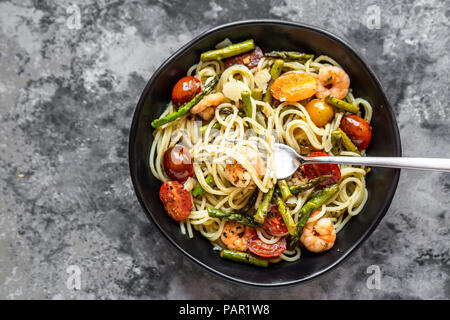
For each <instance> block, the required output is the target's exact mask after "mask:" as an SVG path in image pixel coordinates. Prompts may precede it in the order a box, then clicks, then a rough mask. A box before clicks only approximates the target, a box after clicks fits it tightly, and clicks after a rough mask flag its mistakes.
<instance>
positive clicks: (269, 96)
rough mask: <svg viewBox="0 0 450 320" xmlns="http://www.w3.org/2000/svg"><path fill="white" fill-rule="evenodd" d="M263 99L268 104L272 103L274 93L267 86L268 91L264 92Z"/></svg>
mask: <svg viewBox="0 0 450 320" xmlns="http://www.w3.org/2000/svg"><path fill="white" fill-rule="evenodd" d="M263 101H264V102H267V103H268V104H272V94H271V93H270V89H269V88H267V90H266V92H264V97H263Z"/></svg>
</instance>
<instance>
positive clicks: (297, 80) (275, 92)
mask: <svg viewBox="0 0 450 320" xmlns="http://www.w3.org/2000/svg"><path fill="white" fill-rule="evenodd" d="M316 90H317V81H316V79H314V77H313V76H312V75H310V74H309V73H297V72H286V73H284V74H282V75H281V76H279V77H278V78H277V79H276V80H275V81H274V82H273V83H272V85H271V86H270V92H271V93H272V96H273V97H274V98H275V99H277V100H279V101H281V102H284V101H291V102H295V101H300V100H304V99H308V98H309V97H311V96H313V95H314V94H315V93H316Z"/></svg>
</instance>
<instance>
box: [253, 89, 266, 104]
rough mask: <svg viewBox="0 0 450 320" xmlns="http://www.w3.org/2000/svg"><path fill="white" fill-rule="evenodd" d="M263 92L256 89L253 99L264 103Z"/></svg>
mask: <svg viewBox="0 0 450 320" xmlns="http://www.w3.org/2000/svg"><path fill="white" fill-rule="evenodd" d="M262 97H263V91H262V89H261V88H254V89H253V90H252V98H253V99H255V100H258V101H262Z"/></svg>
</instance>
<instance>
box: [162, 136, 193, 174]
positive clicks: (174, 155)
mask: <svg viewBox="0 0 450 320" xmlns="http://www.w3.org/2000/svg"><path fill="white" fill-rule="evenodd" d="M163 167H164V171H165V172H166V174H167V176H168V177H169V178H170V179H172V180H177V181H180V182H184V181H186V180H187V178H189V177H192V176H193V175H194V166H193V164H192V158H191V154H190V152H189V150H188V149H186V148H184V147H182V146H180V145H175V146H173V147H171V148H169V149H167V150H166V152H164V156H163Z"/></svg>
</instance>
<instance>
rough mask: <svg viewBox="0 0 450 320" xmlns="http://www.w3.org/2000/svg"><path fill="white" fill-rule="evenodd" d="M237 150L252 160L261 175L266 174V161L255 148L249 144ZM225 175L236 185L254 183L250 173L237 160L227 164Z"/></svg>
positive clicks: (244, 185) (249, 160) (248, 159)
mask: <svg viewBox="0 0 450 320" xmlns="http://www.w3.org/2000/svg"><path fill="white" fill-rule="evenodd" d="M236 151H237V152H238V153H240V154H241V155H243V156H244V157H245V158H246V159H247V161H248V162H250V164H251V165H252V166H253V168H255V170H256V173H257V174H258V176H259V177H262V176H264V175H265V174H266V163H265V162H264V160H263V159H262V158H261V156H260V154H259V153H258V152H257V151H256V150H255V149H253V148H251V147H247V146H239V147H237V150H236ZM225 175H226V177H227V178H228V180H229V181H230V182H231V183H232V184H233V185H235V186H236V187H240V188H245V187H247V186H249V185H250V184H251V183H253V181H252V177H251V175H250V173H249V172H248V171H247V170H245V168H244V167H243V166H242V165H241V164H240V163H237V162H234V163H233V164H227V165H226V166H225Z"/></svg>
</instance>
